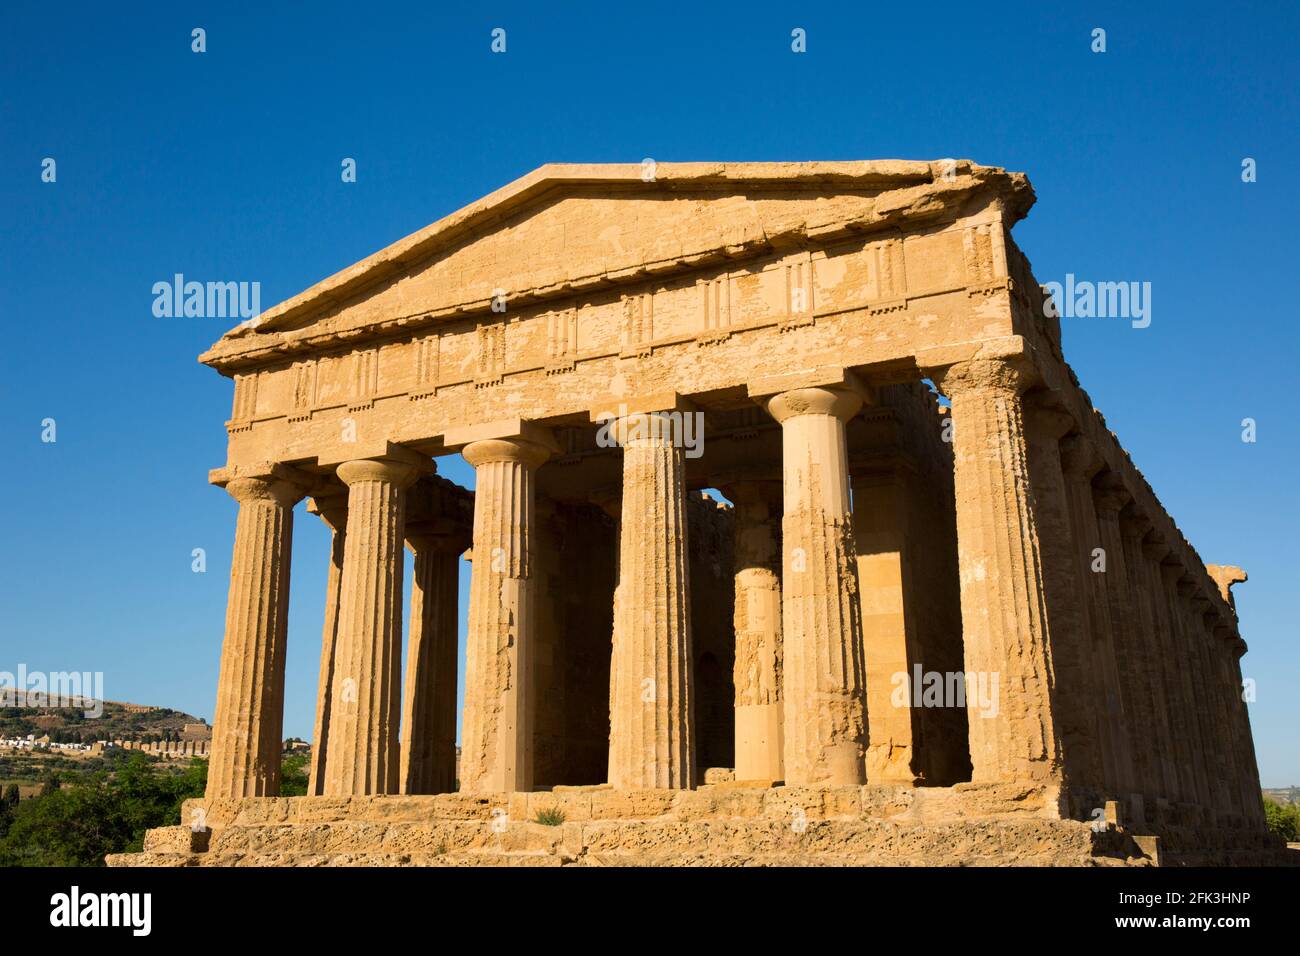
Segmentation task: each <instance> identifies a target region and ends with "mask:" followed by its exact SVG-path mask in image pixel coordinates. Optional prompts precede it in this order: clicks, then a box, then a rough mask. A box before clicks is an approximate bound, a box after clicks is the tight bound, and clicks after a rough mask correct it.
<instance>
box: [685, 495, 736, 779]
mask: <svg viewBox="0 0 1300 956" xmlns="http://www.w3.org/2000/svg"><path fill="white" fill-rule="evenodd" d="M731 517H732V516H731V508H730V507H729V506H727V505H724V504H722V503H720V502H718V501H715V500H714V499H713V498H710V497H708V496H707V495H705V494H703V493H702V492H696V493H692V494H689V495H687V498H686V520H687V535H688V539H687V540H688V544H689V547H690V576H691V642H692V649H691V650H692V658H693V661H694V666H695V687H694V690H695V698H694V699H695V748H696V765H697V767H698V768H699V769H700V770H701V771H703V770H705V769H707V768H709V767H735V765H736V761H735V754H736V749H735V745H736V688H735V682H734V680H733V676H732V671H733V669H734V667H735V659H736V635H735V630H734V626H733V611H732V608H733V605H734V602H735V581H734V562H733V559H732V540H733V539H732V535H733V533H734V532H733V528H732V520H731Z"/></svg>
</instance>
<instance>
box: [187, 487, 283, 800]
mask: <svg viewBox="0 0 1300 956" xmlns="http://www.w3.org/2000/svg"><path fill="white" fill-rule="evenodd" d="M226 491H227V492H229V494H230V496H231V497H232V498H234V499H235V500H236V501H237V502H239V517H238V518H237V519H236V521H235V547H234V551H233V553H232V554H231V560H230V596H229V598H228V600H227V602H226V636H225V640H224V641H223V642H222V645H221V676H220V679H219V681H218V684H217V710H216V714H215V716H214V718H213V726H212V757H211V759H210V760H209V761H208V787H207V796H208V798H209V799H213V798H220V797H271V796H275V795H277V794H278V793H279V792H280V748H281V746H282V743H283V742H282V741H281V739H280V731H281V728H282V727H283V724H284V660H285V642H286V639H287V627H288V615H289V561H290V553H291V550H292V548H291V546H292V541H293V506H294V504H295V503H296V502H297V501H298V499H299V498H301V497H302V492H301V491H300V490H299V489H298V488H297V487H296V486H294V485H292V484H290V483H289V482H287V481H281V480H278V479H275V478H234V479H232V480H231V481H230V482H229V483H228V484H227V485H226Z"/></svg>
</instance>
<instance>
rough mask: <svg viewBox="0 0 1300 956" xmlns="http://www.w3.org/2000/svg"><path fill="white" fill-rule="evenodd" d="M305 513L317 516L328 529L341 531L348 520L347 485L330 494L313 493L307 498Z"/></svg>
mask: <svg viewBox="0 0 1300 956" xmlns="http://www.w3.org/2000/svg"><path fill="white" fill-rule="evenodd" d="M307 513H308V514H313V515H316V516H317V517H319V518H320V519H321V520H322V521H324V522H325V524H326V525H327V526H328V527H329V528H330V530H332V531H342V530H343V528H344V527H346V525H347V521H348V489H347V487H346V486H344V487H343V488H340V489H338V490H337V491H335V492H331V493H330V494H320V495H313V496H312V497H311V498H309V499H307Z"/></svg>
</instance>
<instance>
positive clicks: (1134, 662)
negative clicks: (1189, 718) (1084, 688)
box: [1093, 472, 1159, 819]
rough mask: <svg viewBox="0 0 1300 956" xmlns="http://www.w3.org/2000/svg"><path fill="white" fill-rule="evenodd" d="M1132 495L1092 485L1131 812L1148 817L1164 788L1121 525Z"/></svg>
mask: <svg viewBox="0 0 1300 956" xmlns="http://www.w3.org/2000/svg"><path fill="white" fill-rule="evenodd" d="M1131 497H1132V496H1131V495H1130V494H1129V493H1128V491H1127V490H1126V489H1125V488H1124V486H1123V485H1122V484H1121V483H1120V482H1119V481H1118V479H1116V478H1115V476H1114V475H1113V474H1111V473H1109V472H1108V473H1104V474H1102V475H1099V476H1098V477H1097V479H1095V480H1094V482H1093V504H1094V507H1095V508H1096V512H1097V528H1098V531H1099V533H1100V537H1101V548H1102V552H1103V554H1102V557H1103V560H1104V561H1105V564H1104V567H1105V570H1104V571H1103V572H1102V573H1101V580H1102V583H1103V585H1104V587H1105V591H1106V600H1107V603H1108V604H1109V605H1110V622H1111V637H1112V640H1113V647H1114V650H1115V663H1116V665H1117V667H1118V668H1119V676H1120V684H1119V689H1120V695H1121V697H1122V699H1123V701H1124V717H1125V724H1126V726H1127V729H1128V742H1129V753H1130V755H1131V756H1132V760H1133V783H1134V793H1135V794H1137V795H1138V799H1137V801H1135V802H1134V804H1133V807H1132V811H1133V813H1134V817H1135V818H1137V819H1145V813H1146V807H1147V806H1148V805H1152V806H1154V801H1155V797H1156V793H1157V792H1158V790H1159V785H1158V777H1159V774H1158V771H1157V770H1156V769H1155V768H1156V764H1155V761H1154V759H1153V751H1154V746H1153V735H1154V729H1153V725H1152V721H1153V720H1154V717H1153V714H1152V708H1151V698H1150V696H1149V693H1148V676H1147V673H1146V668H1145V667H1144V666H1143V661H1142V657H1141V655H1140V654H1139V652H1138V647H1137V646H1138V642H1139V640H1140V637H1141V635H1140V634H1139V627H1138V623H1137V618H1136V614H1135V611H1136V609H1135V607H1134V603H1133V602H1134V597H1133V595H1132V593H1131V591H1130V590H1129V579H1128V564H1127V562H1126V561H1125V559H1124V537H1123V534H1122V532H1121V531H1120V526H1119V513H1120V511H1121V509H1123V507H1124V506H1125V505H1126V504H1128V502H1129V501H1130V500H1131Z"/></svg>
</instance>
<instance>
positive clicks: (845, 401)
mask: <svg viewBox="0 0 1300 956" xmlns="http://www.w3.org/2000/svg"><path fill="white" fill-rule="evenodd" d="M862 405H863V397H862V393H861V392H859V391H858V390H856V389H854V388H849V387H835V386H816V387H811V388H792V389H790V391H788V392H778V393H777V394H776V395H772V396H771V397H769V398H766V399H764V400H763V407H764V408H766V409H767V412H768V414H769V415H771V416H772V417H773V418H775V419H776V420H777V421H778V422H780V423H781V424H783V425H784V424H785V423H786V422H787V421H788V420H790V419H791V418H798V417H800V416H801V415H831V416H834V417H835V418H838V419H839V420H840V421H842V422H847V421H848V420H849V419H851V418H852V417H853V416H854V415H856V414H857V413H858V412H859V411H860V410H861V409H862Z"/></svg>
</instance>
